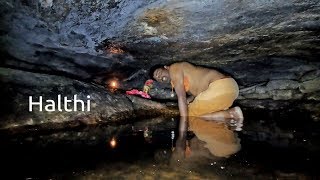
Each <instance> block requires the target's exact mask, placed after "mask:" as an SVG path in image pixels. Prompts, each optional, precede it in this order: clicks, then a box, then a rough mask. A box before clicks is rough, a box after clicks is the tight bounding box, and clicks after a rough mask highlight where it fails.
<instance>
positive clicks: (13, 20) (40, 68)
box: [0, 0, 320, 123]
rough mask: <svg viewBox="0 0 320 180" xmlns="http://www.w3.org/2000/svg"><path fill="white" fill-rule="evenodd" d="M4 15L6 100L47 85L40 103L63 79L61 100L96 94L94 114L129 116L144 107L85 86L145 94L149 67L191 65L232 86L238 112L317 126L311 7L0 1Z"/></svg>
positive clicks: (317, 27) (165, 94)
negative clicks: (277, 112) (285, 114)
mask: <svg viewBox="0 0 320 180" xmlns="http://www.w3.org/2000/svg"><path fill="white" fill-rule="evenodd" d="M0 5H1V7H0V16H1V17H2V18H1V20H0V45H1V51H0V52H1V57H2V58H1V60H0V66H1V67H2V69H1V71H2V72H1V75H2V76H3V77H5V78H4V79H5V80H4V81H2V83H4V86H1V88H2V89H3V90H2V91H5V92H7V91H6V88H8V87H11V86H12V84H17V81H19V82H21V83H20V84H22V85H23V88H18V89H16V90H17V93H18V94H19V93H20V94H24V92H25V91H29V92H32V91H34V88H33V87H34V86H24V85H25V84H33V83H38V82H37V80H38V79H41V80H44V79H47V80H44V81H45V82H47V83H49V82H51V83H52V84H45V85H46V86H47V87H46V86H41V88H39V89H38V90H37V91H34V93H35V92H36V93H44V94H46V93H49V92H52V89H54V88H58V85H57V84H56V82H59V81H61V80H59V78H62V79H65V78H66V79H68V80H63V82H62V84H63V83H67V84H66V85H65V87H66V88H64V89H61V92H64V91H67V90H68V89H70V88H71V89H74V88H75V87H74V86H75V85H74V83H75V84H78V85H77V86H79V87H81V88H84V89H87V91H88V93H93V94H97V93H98V92H99V93H100V94H99V95H98V96H99V97H100V98H101V100H102V101H101V103H102V102H103V103H102V105H103V106H105V107H106V109H107V110H106V109H100V110H101V112H100V113H103V114H106V115H105V116H106V117H108V118H109V117H111V116H112V115H111V114H112V113H110V112H113V111H115V109H118V111H119V112H130V111H131V110H132V107H139V106H140V101H135V102H139V103H138V104H134V106H132V104H131V102H132V101H131V102H130V101H129V100H128V99H127V98H125V97H124V96H123V95H121V94H117V95H115V94H110V93H108V92H104V91H103V90H101V89H99V90H97V89H96V87H95V86H92V85H91V83H95V84H98V85H101V86H105V85H108V82H109V80H110V79H117V80H118V81H119V82H121V83H120V87H119V88H120V89H123V90H127V89H131V88H140V89H141V88H142V85H143V83H144V81H145V80H146V79H148V78H149V75H148V71H149V69H150V68H151V67H152V66H154V65H156V64H170V63H173V62H177V61H189V62H191V63H194V64H197V65H202V66H206V67H211V68H216V69H218V70H221V71H223V72H225V73H227V74H229V75H231V76H233V77H234V78H235V79H236V80H237V82H238V83H239V86H240V88H241V93H240V97H239V100H238V101H237V102H236V103H237V104H240V105H241V106H242V107H244V109H246V108H247V109H265V110H273V109H284V110H294V111H301V112H302V113H310V116H311V117H312V118H313V119H319V117H320V115H319V109H320V108H319V107H320V105H319V104H320V103H319V99H320V96H319V92H320V86H319V85H318V84H319V77H320V76H319V73H320V63H319V61H318V59H319V57H320V56H319V55H320V54H319V52H320V51H319V50H320V46H319V36H320V33H319V32H320V23H319V21H320V13H319V12H320V3H319V1H317V0H307V1H294V0H290V1H284V0H273V1H266V2H264V1H260V0H244V1H243V0H242V1H229V0H217V1H212V0H204V1H198V0H170V1H169V0H152V1H144V0H135V1H134V2H133V1H129V0H106V1H99V0H94V1H85V0H81V1H79V0H67V1H61V0H54V1H51V0H39V1H36V0H23V1H22V0H16V1H8V0H4V1H1V2H0ZM12 69H15V70H12ZM16 70H17V71H16ZM8 71H10V73H12V72H14V74H15V75H14V76H11V75H10V76H8V75H7V72H8ZM8 77H14V78H13V79H12V78H11V79H10V78H8ZM27 77H28V78H27ZM19 78H24V79H19ZM55 78H57V80H54V81H52V80H48V79H55ZM79 84H80V85H79ZM4 87H6V88H4ZM35 87H38V86H35ZM50 88H51V89H50ZM81 88H79V89H78V91H76V92H81V91H82V90H81ZM20 90H21V92H18V91H20ZM54 91H55V90H54ZM10 92H11V91H10ZM57 92H59V93H60V91H57ZM70 92H72V91H70ZM151 94H152V95H153V97H154V98H155V99H165V100H168V99H169V97H170V88H168V87H166V88H164V87H162V86H160V85H157V84H156V85H155V88H154V89H153V91H152V92H151ZM113 98H114V99H119V104H118V105H117V106H119V107H118V108H113V107H112V106H113V105H115V104H116V103H114V102H113V101H111V100H110V99H113ZM10 100H13V101H14V99H10ZM171 100H173V99H172V98H171ZM99 102H100V101H99ZM122 104H123V106H122ZM109 106H110V107H109ZM109 109H110V110H109ZM100 110H99V111H100ZM97 113H98V111H97ZM115 113H116V112H115ZM129 114H130V113H129ZM50 116H51V115H50ZM71 116H72V117H71ZM73 116H75V115H71V114H70V117H69V115H68V118H71V119H73ZM45 118H46V117H45ZM53 119H56V118H53ZM53 119H52V121H53ZM33 121H37V122H38V121H39V122H41V118H40V119H38V120H36V119H33ZM50 121H51V120H50ZM10 122H11V120H10ZM12 122H15V120H12ZM25 122H27V121H23V123H25ZM30 122H31V121H30Z"/></svg>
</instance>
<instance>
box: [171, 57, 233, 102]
mask: <svg viewBox="0 0 320 180" xmlns="http://www.w3.org/2000/svg"><path fill="white" fill-rule="evenodd" d="M169 74H170V77H171V82H172V83H173V85H174V84H175V82H178V81H181V78H183V81H184V85H185V86H186V83H188V86H189V87H188V89H186V92H189V93H191V94H192V95H193V96H197V95H198V94H200V93H201V92H203V91H205V90H206V89H207V88H208V86H209V84H210V83H212V82H213V81H216V80H218V79H223V78H225V77H227V76H225V75H224V74H222V73H220V72H218V71H216V70H213V69H208V68H204V67H199V66H194V65H192V64H190V63H187V62H180V63H174V64H172V65H170V67H169ZM182 75H183V76H182Z"/></svg>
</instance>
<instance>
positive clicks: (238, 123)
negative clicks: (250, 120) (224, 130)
mask: <svg viewBox="0 0 320 180" xmlns="http://www.w3.org/2000/svg"><path fill="white" fill-rule="evenodd" d="M226 122H227V125H228V127H229V128H230V130H232V131H241V130H242V126H243V119H242V120H239V119H238V120H235V119H228V120H227V121H226Z"/></svg>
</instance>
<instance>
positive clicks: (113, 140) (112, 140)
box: [110, 137, 117, 148]
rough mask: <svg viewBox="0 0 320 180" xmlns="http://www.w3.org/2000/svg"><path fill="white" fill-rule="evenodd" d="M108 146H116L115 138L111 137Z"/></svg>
mask: <svg viewBox="0 0 320 180" xmlns="http://www.w3.org/2000/svg"><path fill="white" fill-rule="evenodd" d="M110 146H111V147H112V148H115V147H116V146H117V141H116V138H114V137H112V139H111V141H110Z"/></svg>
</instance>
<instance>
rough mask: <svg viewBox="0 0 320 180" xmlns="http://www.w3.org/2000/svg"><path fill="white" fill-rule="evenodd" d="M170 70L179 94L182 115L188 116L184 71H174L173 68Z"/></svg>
mask: <svg viewBox="0 0 320 180" xmlns="http://www.w3.org/2000/svg"><path fill="white" fill-rule="evenodd" d="M170 70H171V71H170V77H171V81H172V83H173V84H174V89H175V92H176V94H177V96H178V105H179V112H180V116H188V105H187V97H186V91H185V89H184V84H183V72H182V71H181V70H175V71H172V69H171V68H170Z"/></svg>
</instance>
